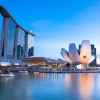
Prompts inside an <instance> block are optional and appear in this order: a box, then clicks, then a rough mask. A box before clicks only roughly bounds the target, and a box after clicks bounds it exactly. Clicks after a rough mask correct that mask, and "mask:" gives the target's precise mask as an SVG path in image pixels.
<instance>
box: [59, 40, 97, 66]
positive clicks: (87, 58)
mask: <svg viewBox="0 0 100 100" xmlns="http://www.w3.org/2000/svg"><path fill="white" fill-rule="evenodd" d="M61 55H62V56H63V58H64V59H65V60H66V61H67V62H68V63H70V64H81V65H82V67H83V68H85V67H88V65H89V64H90V63H91V62H92V61H93V60H94V59H95V56H94V55H92V50H91V44H90V42H89V40H83V41H82V45H81V48H80V50H78V49H77V48H76V45H75V43H71V44H69V52H68V51H67V50H65V49H64V48H61Z"/></svg>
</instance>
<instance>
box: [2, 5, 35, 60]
mask: <svg viewBox="0 0 100 100" xmlns="http://www.w3.org/2000/svg"><path fill="white" fill-rule="evenodd" d="M0 14H1V15H2V18H3V21H2V22H3V23H0V24H2V32H1V34H0V60H4V61H7V60H9V61H12V60H13V59H16V60H17V59H20V60H22V59H23V58H25V57H29V56H33V55H34V36H35V35H34V33H33V32H31V31H27V30H25V29H24V28H22V27H21V26H20V25H19V24H18V23H17V22H16V21H15V19H14V18H13V17H12V15H11V14H10V13H9V12H8V11H7V10H6V9H5V8H4V7H3V6H0Z"/></svg>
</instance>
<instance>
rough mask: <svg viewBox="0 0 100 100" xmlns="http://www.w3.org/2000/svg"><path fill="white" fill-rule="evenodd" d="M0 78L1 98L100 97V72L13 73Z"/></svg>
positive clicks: (74, 99) (66, 99)
mask: <svg viewBox="0 0 100 100" xmlns="http://www.w3.org/2000/svg"><path fill="white" fill-rule="evenodd" d="M14 74H15V76H14V77H0V100H100V74H99V73H77V74H76V73H72V74H67V73H33V74H29V73H14Z"/></svg>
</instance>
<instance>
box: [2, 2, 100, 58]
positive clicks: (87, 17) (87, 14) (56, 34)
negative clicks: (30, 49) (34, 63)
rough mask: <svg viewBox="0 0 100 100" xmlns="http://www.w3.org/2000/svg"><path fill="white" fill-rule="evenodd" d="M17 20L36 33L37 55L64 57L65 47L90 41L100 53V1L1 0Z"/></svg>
mask: <svg viewBox="0 0 100 100" xmlns="http://www.w3.org/2000/svg"><path fill="white" fill-rule="evenodd" d="M0 4H1V5H3V6H4V7H5V8H7V9H8V11H9V12H10V13H11V14H12V16H13V17H14V18H15V19H16V21H17V22H18V23H19V24H20V25H21V26H22V27H23V28H25V29H27V30H29V29H31V30H32V31H33V32H34V33H35V35H36V36H35V40H34V45H35V51H34V53H35V56H46V57H56V58H58V57H60V58H62V57H61V55H60V50H61V48H62V47H63V48H66V49H67V50H68V46H69V44H70V43H76V46H77V48H78V45H79V44H80V43H82V40H85V39H87V40H90V43H91V44H95V47H96V48H97V53H98V54H100V0H1V1H0Z"/></svg>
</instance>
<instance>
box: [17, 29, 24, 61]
mask: <svg viewBox="0 0 100 100" xmlns="http://www.w3.org/2000/svg"><path fill="white" fill-rule="evenodd" d="M24 48H25V32H24V31H23V30H22V29H20V28H18V40H17V59H22V58H23V57H24Z"/></svg>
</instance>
